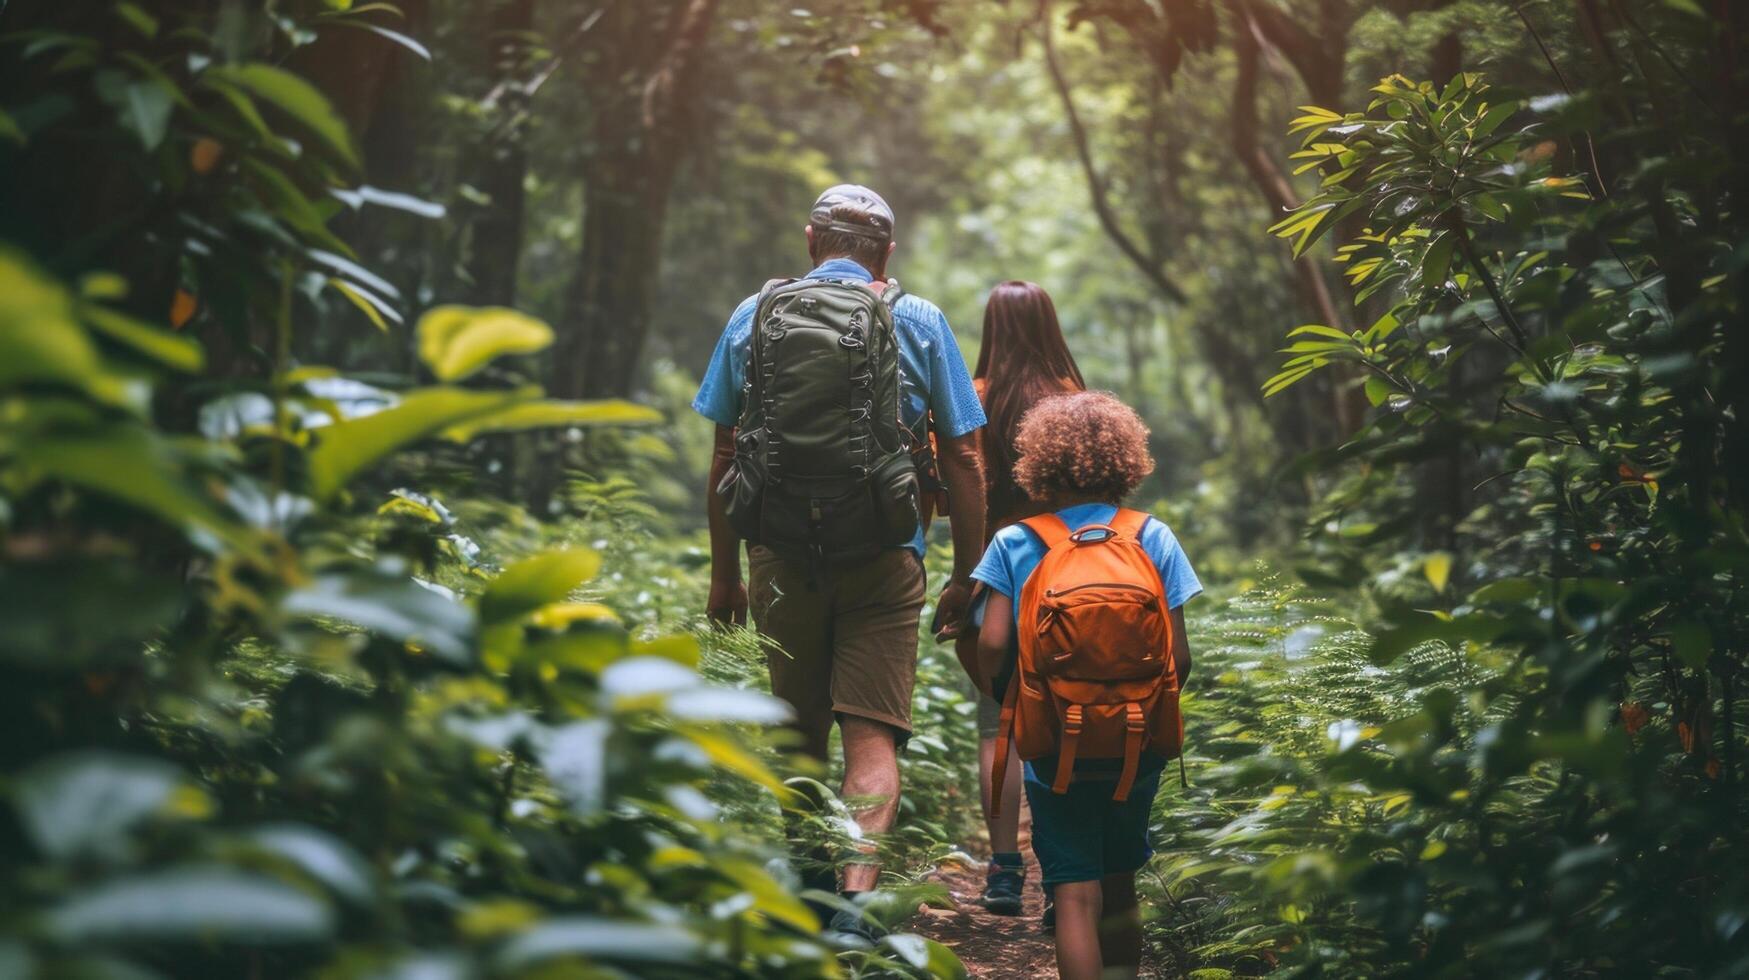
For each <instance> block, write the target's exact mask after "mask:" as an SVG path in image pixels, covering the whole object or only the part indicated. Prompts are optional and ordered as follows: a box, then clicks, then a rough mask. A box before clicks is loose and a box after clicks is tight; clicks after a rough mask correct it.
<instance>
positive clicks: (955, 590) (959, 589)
mask: <svg viewBox="0 0 1749 980" xmlns="http://www.w3.org/2000/svg"><path fill="white" fill-rule="evenodd" d="M971 602H972V583H971V582H970V581H968V580H966V579H955V580H954V581H952V582H949V583H947V588H945V589H942V590H941V598H939V599H937V600H935V604H936V613H935V618H936V621H937V622H939V623H941V632H939V633H937V634H935V638H936V639H937V640H941V641H943V642H945V641H947V640H951V639H954V638H955V637H958V636H959V635H960V631H961V630H962V629H964V628H965V619H966V607H967V606H969V605H971Z"/></svg>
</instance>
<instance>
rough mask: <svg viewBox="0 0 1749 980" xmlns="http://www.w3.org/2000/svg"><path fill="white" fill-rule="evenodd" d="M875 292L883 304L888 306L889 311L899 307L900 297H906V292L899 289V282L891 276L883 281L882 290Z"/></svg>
mask: <svg viewBox="0 0 1749 980" xmlns="http://www.w3.org/2000/svg"><path fill="white" fill-rule="evenodd" d="M875 292H876V293H877V294H878V295H879V296H880V298H881V302H883V303H885V304H887V310H888V311H891V310H892V309H893V308H894V307H896V306H898V305H899V297H901V296H903V295H905V290H903V289H901V288H900V287H899V280H897V279H895V278H893V277H891V276H889V277H887V278H886V279H884V280H882V281H881V288H880V289H877V290H875Z"/></svg>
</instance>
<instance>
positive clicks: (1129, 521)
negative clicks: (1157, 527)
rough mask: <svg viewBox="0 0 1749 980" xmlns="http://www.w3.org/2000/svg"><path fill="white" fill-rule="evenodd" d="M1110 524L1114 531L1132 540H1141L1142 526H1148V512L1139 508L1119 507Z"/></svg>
mask: <svg viewBox="0 0 1749 980" xmlns="http://www.w3.org/2000/svg"><path fill="white" fill-rule="evenodd" d="M1109 526H1110V527H1111V529H1112V530H1113V531H1116V532H1117V533H1119V534H1121V535H1123V536H1124V537H1126V538H1129V539H1131V540H1132V541H1140V540H1141V539H1142V528H1144V527H1147V526H1148V514H1146V513H1145V512H1143V511H1139V510H1131V509H1130V508H1128V507H1119V508H1118V509H1117V514H1116V515H1115V516H1113V517H1112V519H1111V524H1110V525H1109Z"/></svg>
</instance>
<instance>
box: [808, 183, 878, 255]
mask: <svg viewBox="0 0 1749 980" xmlns="http://www.w3.org/2000/svg"><path fill="white" fill-rule="evenodd" d="M844 206H849V207H853V208H856V209H857V210H859V211H863V212H866V213H867V214H868V220H866V221H855V220H845V219H843V218H834V217H832V209H833V208H836V207H844ZM808 223H809V224H811V225H813V226H814V229H815V230H816V231H819V230H822V229H828V228H829V229H831V230H833V231H841V232H844V233H845V234H847V235H860V236H862V237H863V238H873V239H876V240H878V241H883V242H884V241H889V240H891V239H892V237H893V209H892V208H890V207H888V206H887V202H886V200H885V199H884V198H882V197H881V196H880V195H879V194H876V193H875V192H874V191H871V190H869V189H868V188H866V187H864V186H862V185H861V184H839V185H838V186H836V187H828V188H826V190H825V191H824V192H822V193H821V194H820V197H819V199H818V200H816V201H815V202H814V209H813V211H811V212H810V213H809V215H808Z"/></svg>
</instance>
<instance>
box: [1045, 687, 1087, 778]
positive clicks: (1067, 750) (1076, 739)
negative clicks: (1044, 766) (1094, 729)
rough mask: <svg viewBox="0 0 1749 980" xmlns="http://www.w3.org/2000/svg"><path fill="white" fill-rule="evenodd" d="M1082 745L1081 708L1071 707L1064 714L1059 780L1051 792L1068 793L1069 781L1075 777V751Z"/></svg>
mask: <svg viewBox="0 0 1749 980" xmlns="http://www.w3.org/2000/svg"><path fill="white" fill-rule="evenodd" d="M1080 744H1081V706H1080V705H1078V704H1071V705H1069V707H1068V709H1067V710H1066V711H1064V712H1063V743H1062V745H1061V746H1060V752H1061V754H1059V755H1058V756H1057V779H1056V782H1054V783H1052V784H1051V792H1053V793H1067V792H1068V791H1069V780H1071V779H1073V778H1074V776H1075V749H1076V748H1077V747H1078V746H1079V745H1080Z"/></svg>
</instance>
